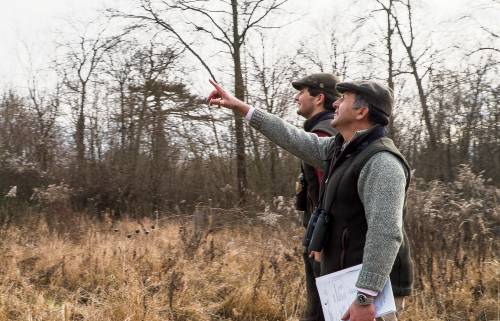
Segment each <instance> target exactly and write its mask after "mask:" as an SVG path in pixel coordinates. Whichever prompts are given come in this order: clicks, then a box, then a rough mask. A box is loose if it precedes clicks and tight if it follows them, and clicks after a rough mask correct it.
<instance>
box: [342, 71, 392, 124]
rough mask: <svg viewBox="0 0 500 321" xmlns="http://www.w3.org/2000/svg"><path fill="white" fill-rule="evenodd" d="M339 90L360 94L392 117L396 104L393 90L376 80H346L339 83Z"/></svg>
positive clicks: (371, 105) (371, 104)
mask: <svg viewBox="0 0 500 321" xmlns="http://www.w3.org/2000/svg"><path fill="white" fill-rule="evenodd" d="M337 90H338V91H339V92H341V93H344V92H346V91H348V92H353V93H355V94H358V95H360V96H361V97H362V98H363V99H364V100H366V102H367V103H368V104H370V106H368V108H370V107H373V108H375V109H377V110H378V111H380V112H381V113H383V114H384V115H385V116H387V117H390V116H391V112H392V107H393V105H394V96H393V94H392V90H391V89H390V88H389V87H387V86H385V85H382V84H380V83H378V82H376V81H371V80H358V81H346V82H341V83H339V84H338V85H337Z"/></svg>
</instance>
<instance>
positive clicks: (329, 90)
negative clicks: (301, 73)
mask: <svg viewBox="0 0 500 321" xmlns="http://www.w3.org/2000/svg"><path fill="white" fill-rule="evenodd" d="M338 83H339V79H338V78H337V77H336V76H335V75H334V74H330V73H327V72H321V73H316V74H310V75H308V76H305V77H304V78H301V79H299V80H296V81H292V86H293V88H295V89H297V90H301V89H302V88H305V87H307V88H313V89H318V90H321V91H323V92H324V93H326V94H328V95H330V96H331V98H332V99H335V98H337V97H340V94H339V92H338V91H337V89H336V86H337V84H338Z"/></svg>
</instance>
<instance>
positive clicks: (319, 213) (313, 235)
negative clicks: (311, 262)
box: [302, 207, 330, 252]
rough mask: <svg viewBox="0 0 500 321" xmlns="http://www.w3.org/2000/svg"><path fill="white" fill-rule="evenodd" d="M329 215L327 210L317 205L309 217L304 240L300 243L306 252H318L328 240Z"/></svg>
mask: <svg viewBox="0 0 500 321" xmlns="http://www.w3.org/2000/svg"><path fill="white" fill-rule="evenodd" d="M329 222H330V217H329V215H328V212H327V211H325V210H324V209H322V208H320V207H317V208H316V209H315V210H314V212H313V213H312V215H311V218H310V219H309V224H307V229H306V233H305V235H304V241H303V242H302V244H303V245H304V247H305V248H306V249H307V251H308V252H311V251H316V252H320V251H321V250H322V249H323V247H324V246H325V245H326V242H327V241H328V226H329Z"/></svg>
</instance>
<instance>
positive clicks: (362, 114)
mask: <svg viewBox="0 0 500 321" xmlns="http://www.w3.org/2000/svg"><path fill="white" fill-rule="evenodd" d="M368 111H369V110H368V107H361V108H358V109H356V119H357V120H362V119H364V118H368Z"/></svg>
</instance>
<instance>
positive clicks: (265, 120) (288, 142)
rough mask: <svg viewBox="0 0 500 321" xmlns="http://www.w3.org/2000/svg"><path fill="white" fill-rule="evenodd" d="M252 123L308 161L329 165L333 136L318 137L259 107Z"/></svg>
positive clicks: (309, 162)
mask: <svg viewBox="0 0 500 321" xmlns="http://www.w3.org/2000/svg"><path fill="white" fill-rule="evenodd" d="M250 125H251V126H252V127H254V128H255V129H257V130H258V131H260V132H261V133H262V134H263V135H264V136H266V137H267V138H268V139H270V140H271V141H272V142H274V143H275V144H276V145H278V146H280V147H282V148H284V149H285V150H287V151H288V152H290V153H292V154H293V155H295V156H297V157H298V158H300V159H302V160H304V161H305V162H306V163H308V164H310V165H312V166H314V167H317V168H325V167H326V166H327V163H326V161H327V159H328V155H329V150H330V149H331V146H332V144H333V140H334V138H333V137H318V136H317V135H315V134H313V133H308V132H306V131H305V130H302V129H299V128H297V127H295V126H293V125H292V124H289V123H287V122H285V121H284V120H282V119H281V118H279V117H277V116H275V115H273V114H270V113H267V112H265V111H263V110H260V109H258V108H255V110H254V111H253V114H252V118H251V120H250Z"/></svg>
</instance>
